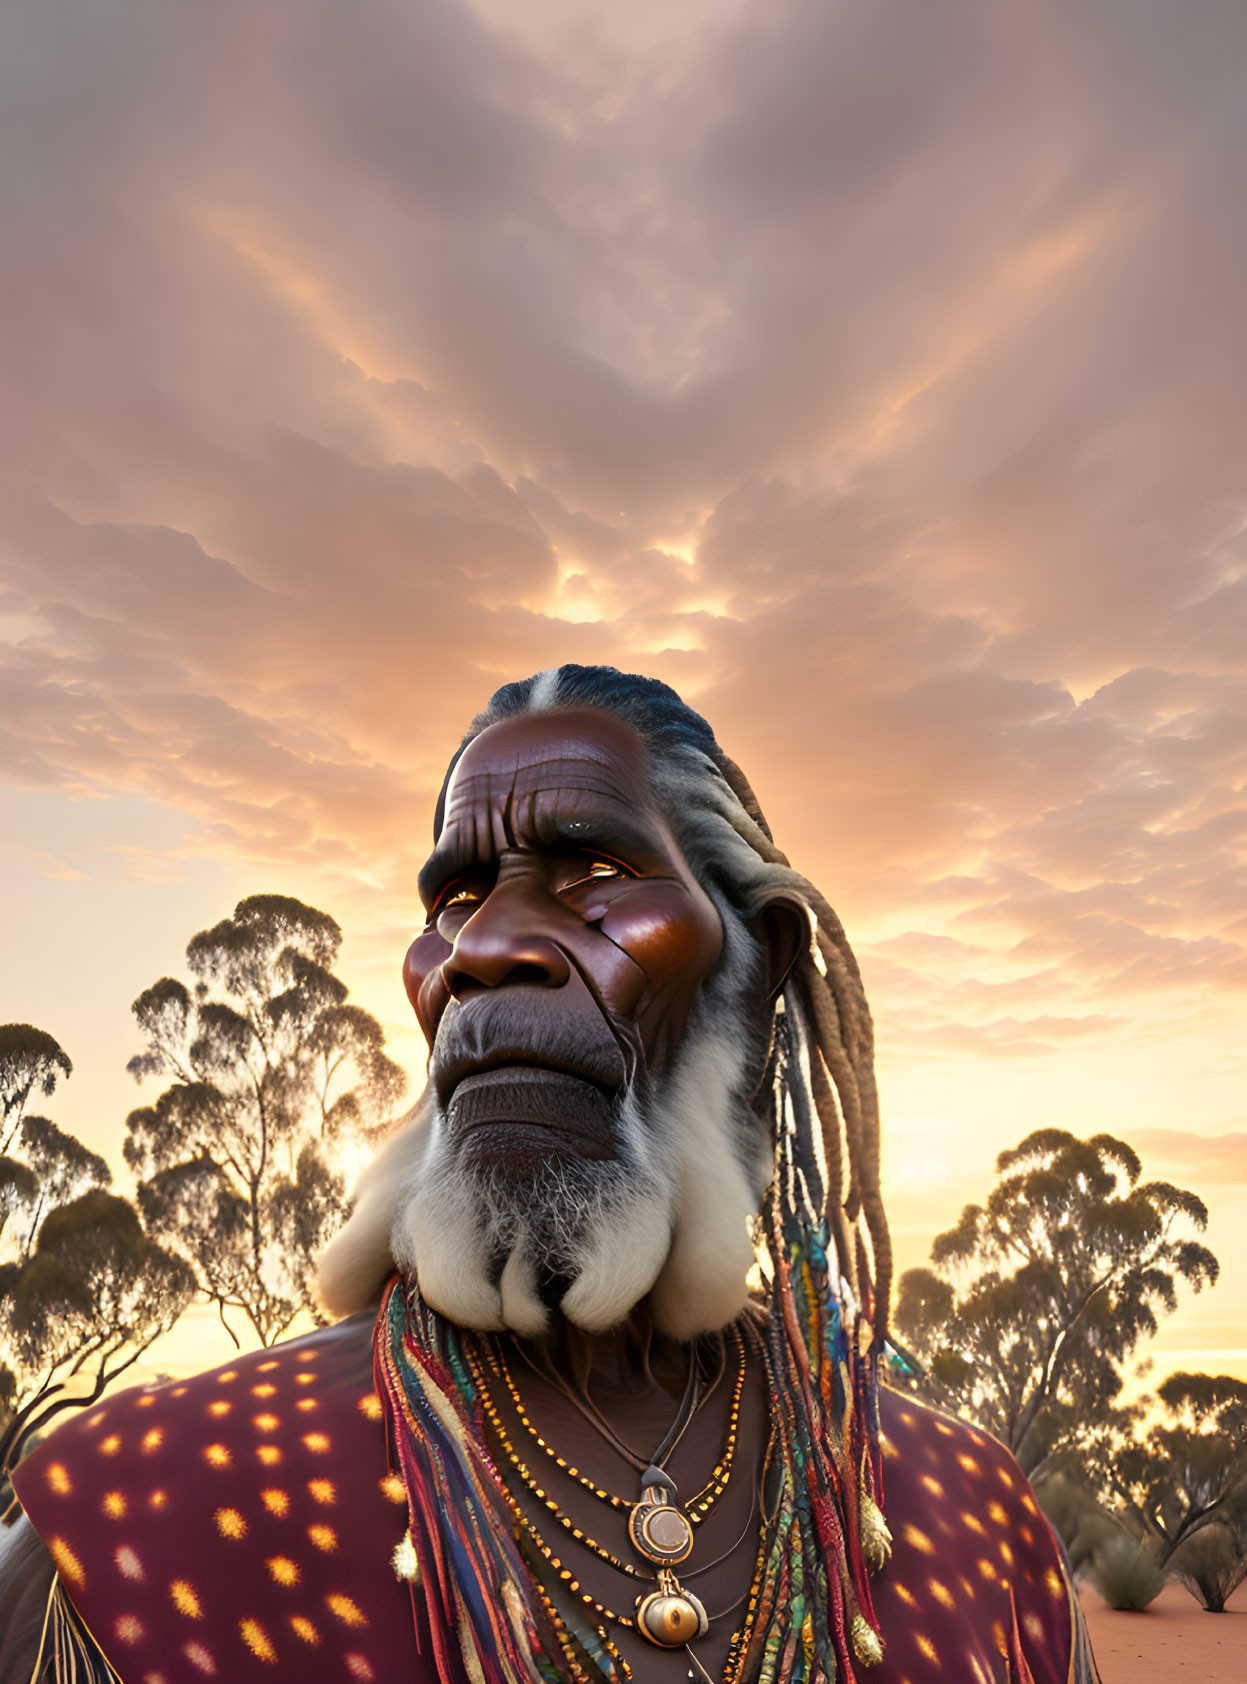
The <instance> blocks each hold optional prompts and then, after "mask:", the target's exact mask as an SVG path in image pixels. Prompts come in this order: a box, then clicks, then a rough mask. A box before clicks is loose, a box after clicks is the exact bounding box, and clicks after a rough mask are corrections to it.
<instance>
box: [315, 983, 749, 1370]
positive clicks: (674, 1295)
mask: <svg viewBox="0 0 1247 1684" xmlns="http://www.w3.org/2000/svg"><path fill="white" fill-rule="evenodd" d="M705 1016H706V1017H707V1018H708V1017H709V1016H710V1013H709V1012H707V1013H706V1014H705ZM689 1028H690V1033H689V1035H688V1036H687V1037H686V1043H685V1046H684V1049H683V1053H682V1056H681V1058H680V1059H679V1061H678V1063H677V1065H676V1067H675V1069H674V1070H673V1071H672V1073H671V1075H670V1076H669V1077H668V1079H667V1080H666V1081H664V1082H662V1083H661V1084H657V1085H656V1086H655V1087H654V1089H653V1090H651V1092H650V1093H649V1094H648V1095H647V1096H646V1097H645V1099H644V1101H642V1100H640V1099H639V1098H637V1097H636V1096H635V1095H633V1094H629V1095H627V1096H625V1097H624V1098H623V1099H622V1100H620V1099H616V1100H615V1101H614V1103H613V1104H612V1105H611V1106H610V1123H609V1129H606V1128H605V1126H604V1124H603V1121H602V1116H601V1113H600V1108H597V1109H596V1110H595V1107H594V1105H593V1103H591V1102H590V1101H589V1100H588V1099H587V1098H586V1096H585V1095H583V1094H582V1095H580V1096H579V1098H578V1102H577V1104H576V1105H574V1106H572V1107H570V1115H569V1110H568V1107H567V1105H566V1103H565V1104H564V1109H563V1119H564V1120H563V1121H562V1122H560V1121H559V1120H558V1119H559V1117H560V1109H559V1100H560V1097H561V1098H562V1099H563V1100H564V1101H565V1102H566V1100H567V1099H568V1094H567V1091H566V1090H565V1088H564V1087H560V1081H561V1082H562V1083H566V1081H567V1080H569V1079H568V1078H561V1079H560V1081H555V1082H554V1083H553V1084H552V1085H551V1087H550V1088H549V1089H548V1090H547V1095H546V1097H547V1098H548V1099H549V1102H550V1103H549V1106H548V1108H547V1109H546V1111H545V1114H544V1115H545V1120H544V1121H535V1120H534V1117H535V1110H534V1106H533V1104H532V1101H533V1100H534V1099H535V1098H536V1097H537V1092H538V1087H539V1084H538V1082H537V1079H536V1078H535V1077H534V1076H533V1073H532V1072H528V1073H527V1074H526V1076H525V1078H524V1091H523V1093H522V1095H521V1099H522V1101H523V1103H522V1104H521V1103H518V1102H517V1101H516V1099H515V1096H514V1093H512V1094H510V1095H508V1094H507V1092H506V1091H505V1090H506V1085H507V1084H506V1080H505V1079H500V1080H498V1081H497V1082H496V1083H494V1084H491V1085H490V1091H489V1092H488V1094H487V1095H486V1097H485V1099H483V1100H481V1099H480V1098H479V1090H477V1092H478V1097H477V1098H476V1099H474V1102H473V1106H472V1108H471V1115H470V1116H469V1117H468V1118H467V1119H466V1122H467V1126H466V1128H465V1117H464V1116H463V1115H458V1116H457V1115H456V1111H455V1104H454V1101H453V1099H452V1100H451V1102H450V1104H449V1106H448V1107H447V1108H446V1110H443V1109H442V1108H441V1106H440V1105H439V1103H438V1101H437V1098H436V1095H435V1094H434V1092H433V1090H432V1088H430V1089H429V1090H428V1091H426V1093H425V1095H424V1096H423V1098H422V1100H421V1101H420V1103H419V1104H418V1105H417V1106H416V1109H415V1111H414V1112H413V1113H412V1115H411V1117H410V1118H409V1120H408V1122H407V1124H406V1125H405V1126H404V1127H403V1128H402V1129H400V1131H399V1132H398V1133H397V1134H396V1135H395V1136H394V1137H393V1138H392V1139H391V1140H390V1142H389V1143H388V1144H387V1146H386V1147H385V1148H384V1149H383V1151H382V1153H381V1154H380V1156H379V1157H378V1158H377V1159H376V1160H375V1162H374V1163H373V1164H372V1166H371V1167H370V1169H369V1170H368V1172H367V1173H366V1175H365V1176H364V1178H363V1181H362V1182H361V1184H360V1186H359V1188H358V1190H357V1195H356V1204H355V1209H354V1212H353V1214H352V1216H351V1217H350V1219H349V1221H348V1222H347V1224H346V1226H345V1227H344V1228H343V1230H342V1231H341V1233H339V1234H338V1236H337V1237H336V1239H334V1241H333V1242H332V1243H331V1245H330V1246H329V1248H328V1250H327V1251H326V1253H325V1256H324V1258H323V1260H322V1263H321V1270H320V1291H321V1298H322V1301H323V1303H324V1304H325V1307H326V1308H327V1309H328V1310H329V1311H330V1313H332V1314H336V1315H347V1314H350V1313H352V1312H353V1311H355V1310H359V1309H363V1308H365V1307H366V1306H367V1305H368V1304H369V1303H371V1302H372V1301H373V1300H374V1298H375V1296H376V1293H377V1291H378V1289H379V1287H380V1285H381V1283H382V1282H383V1281H384V1279H385V1278H386V1276H387V1275H388V1274H389V1273H390V1272H391V1271H392V1270H393V1269H394V1268H395V1267H397V1268H398V1269H399V1270H400V1271H401V1272H402V1273H403V1274H404V1275H406V1276H407V1277H408V1278H409V1279H412V1280H414V1281H415V1282H416V1283H417V1285H418V1287H419V1290H420V1292H421V1295H422V1296H423V1297H424V1299H425V1300H426V1302H427V1303H429V1304H430V1305H432V1307H433V1308H434V1309H435V1310H437V1311H439V1312H440V1313H441V1314H442V1315H444V1316H446V1317H447V1318H448V1319H449V1320H450V1321H453V1322H455V1323H457V1324H458V1325H460V1326H462V1327H469V1328H474V1329H478V1330H480V1331H482V1332H486V1331H489V1332H501V1331H503V1330H509V1331H511V1332H514V1333H518V1334H520V1335H521V1336H524V1337H536V1336H538V1335H540V1334H542V1333H544V1332H546V1331H547V1330H548V1328H549V1327H550V1324H551V1319H552V1314H553V1312H554V1311H556V1310H557V1311H558V1312H559V1313H561V1314H562V1315H563V1316H564V1317H566V1319H567V1320H568V1321H569V1322H571V1323H572V1324H573V1325H575V1326H577V1327H579V1328H582V1329H584V1331H586V1332H588V1333H603V1332H607V1331H608V1330H609V1329H611V1328H613V1327H616V1326H618V1325H619V1324H620V1323H621V1322H622V1321H624V1319H625V1318H626V1317H627V1315H628V1313H629V1312H630V1311H631V1310H632V1309H633V1307H634V1306H635V1305H636V1304H638V1303H639V1302H640V1301H641V1299H643V1298H645V1297H646V1296H647V1295H648V1297H649V1299H650V1302H651V1305H652V1308H653V1314H654V1319H655V1324H656V1325H657V1327H658V1328H659V1329H660V1331H662V1332H664V1333H666V1334H668V1335H670V1336H671V1337H673V1338H676V1339H681V1340H687V1339H691V1338H694V1337H695V1336H696V1335H697V1334H699V1333H707V1332H712V1331H714V1330H715V1329H718V1328H721V1327H724V1326H726V1325H727V1324H728V1323H729V1322H731V1321H732V1320H734V1319H735V1317H736V1316H738V1315H739V1314H740V1312H741V1310H742V1309H743V1308H744V1307H745V1304H746V1303H747V1301H748V1296H749V1294H748V1288H747V1285H746V1277H747V1275H748V1272H749V1268H750V1265H751V1264H752V1263H753V1261H754V1254H753V1247H752V1244H751V1242H750V1238H749V1224H750V1220H751V1218H752V1217H753V1216H754V1215H755V1214H756V1212H757V1210H758V1207H759V1204H760V1202H761V1198H762V1194H763V1192H764V1190H765V1187H766V1184H767V1181H768V1179H769V1175H770V1159H771V1152H770V1146H769V1143H767V1142H766V1141H765V1140H764V1139H763V1138H762V1131H761V1126H760V1124H759V1123H758V1122H757V1119H756V1118H755V1117H754V1116H753V1113H752V1111H751V1110H750V1108H749V1105H748V1099H747V1095H746V1093H745V1086H746V1084H745V1080H744V1065H745V1056H744V1053H743V1051H742V1049H741V1047H740V1045H739V1043H736V1044H733V1042H732V1041H730V1040H729V1039H727V1038H726V1037H724V1036H722V1035H719V1034H717V1033H714V1032H712V1031H711V1029H710V1028H709V1024H708V1022H706V1021H703V1022H701V1023H699V1024H694V1023H690V1025H689ZM485 1086H486V1084H484V1083H483V1082H482V1083H481V1084H480V1087H481V1089H483V1088H484V1087H485ZM576 1086H577V1087H583V1086H585V1084H576ZM516 1111H522V1112H523V1115H521V1116H516V1115H515V1114H514V1113H515V1112H516ZM551 1118H553V1119H555V1121H553V1122H551V1121H550V1120H549V1119H551Z"/></svg>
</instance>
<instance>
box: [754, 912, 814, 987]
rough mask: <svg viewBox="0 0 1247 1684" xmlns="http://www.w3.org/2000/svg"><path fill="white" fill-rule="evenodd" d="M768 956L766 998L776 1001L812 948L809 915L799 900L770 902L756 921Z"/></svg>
mask: <svg viewBox="0 0 1247 1684" xmlns="http://www.w3.org/2000/svg"><path fill="white" fill-rule="evenodd" d="M754 930H755V931H756V933H757V935H758V936H759V937H760V939H761V941H762V946H763V949H764V951H765V954H766V997H767V999H768V1000H773V999H774V998H775V996H776V995H777V994H778V993H779V991H780V989H781V988H782V987H783V986H784V984H785V983H786V982H787V981H788V976H789V973H790V972H791V970H792V967H793V966H794V965H795V964H796V962H797V960H798V959H799V958H800V957H801V955H802V954H803V953H808V952H809V947H810V915H809V913H808V912H807V911H806V909H805V907H804V906H803V905H802V904H801V902H800V901H798V900H773V901H769V902H768V903H767V905H766V906H764V907H763V908H762V910H761V912H759V914H758V916H757V917H756V918H755V919H754Z"/></svg>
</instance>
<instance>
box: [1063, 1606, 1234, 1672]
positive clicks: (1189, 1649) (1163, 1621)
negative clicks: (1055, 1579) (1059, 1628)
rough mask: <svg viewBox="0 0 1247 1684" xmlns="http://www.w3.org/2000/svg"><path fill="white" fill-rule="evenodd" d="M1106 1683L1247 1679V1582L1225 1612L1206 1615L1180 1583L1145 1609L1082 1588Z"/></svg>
mask: <svg viewBox="0 0 1247 1684" xmlns="http://www.w3.org/2000/svg"><path fill="white" fill-rule="evenodd" d="M1082 1606H1083V1612H1084V1613H1085V1614H1086V1616H1087V1627H1088V1630H1089V1631H1090V1633H1091V1647H1092V1649H1093V1650H1094V1651H1095V1658H1096V1664H1097V1665H1098V1666H1099V1668H1100V1676H1101V1678H1102V1679H1103V1681H1104V1684H1166V1681H1167V1680H1168V1679H1170V1678H1176V1679H1178V1680H1179V1681H1180V1684H1247V1585H1244V1586H1243V1588H1242V1589H1241V1590H1240V1591H1239V1592H1238V1593H1237V1594H1236V1595H1235V1596H1234V1597H1233V1598H1232V1599H1231V1602H1230V1606H1229V1607H1228V1608H1227V1609H1226V1611H1225V1613H1224V1614H1207V1613H1205V1612H1204V1610H1203V1609H1202V1608H1201V1607H1200V1605H1199V1603H1198V1602H1196V1600H1195V1598H1194V1597H1193V1596H1191V1595H1190V1593H1189V1592H1188V1591H1185V1590H1183V1588H1182V1586H1181V1585H1166V1586H1165V1588H1164V1590H1163V1591H1161V1593H1160V1595H1159V1596H1158V1597H1157V1598H1156V1600H1155V1602H1153V1604H1152V1606H1151V1607H1150V1608H1148V1609H1145V1610H1144V1612H1143V1613H1142V1614H1120V1613H1118V1612H1117V1611H1116V1610H1115V1609H1113V1608H1106V1607H1105V1605H1104V1603H1103V1602H1101V1600H1100V1598H1099V1597H1098V1596H1097V1595H1096V1593H1095V1592H1094V1591H1092V1590H1087V1589H1084V1590H1083V1591H1082Z"/></svg>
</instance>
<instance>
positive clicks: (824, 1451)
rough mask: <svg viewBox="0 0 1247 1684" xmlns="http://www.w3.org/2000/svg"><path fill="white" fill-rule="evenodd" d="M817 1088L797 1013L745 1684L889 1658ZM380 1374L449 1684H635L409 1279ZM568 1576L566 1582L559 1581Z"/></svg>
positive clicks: (779, 1042)
mask: <svg viewBox="0 0 1247 1684" xmlns="http://www.w3.org/2000/svg"><path fill="white" fill-rule="evenodd" d="M803 1067H804V1068H803ZM807 1071H808V1055H807V1053H806V1049H805V1040H804V1026H803V1023H802V1021H801V1018H800V1016H799V1014H798V1013H796V1012H793V1013H790V1014H786V1013H783V1012H781V1013H779V1014H778V1016H777V1021H776V1040H775V1051H774V1057H773V1061H772V1074H773V1081H774V1094H775V1119H774V1128H775V1135H774V1138H775V1165H774V1175H773V1179H772V1182H771V1187H770V1190H769V1192H768V1196H767V1202H766V1205H765V1207H764V1210H763V1216H762V1221H761V1223H760V1225H759V1233H758V1252H759V1263H760V1265H761V1268H762V1272H763V1278H764V1281H765V1283H766V1296H765V1310H766V1318H765V1334H764V1340H765V1353H766V1361H767V1370H768V1395H769V1398H770V1401H771V1429H772V1435H771V1445H770V1449H769V1450H768V1462H767V1469H766V1476H765V1481H764V1492H765V1493H766V1502H765V1507H764V1517H763V1525H762V1528H761V1537H760V1541H759V1551H758V1558H757V1570H756V1572H755V1577H754V1583H753V1589H752V1590H751V1591H750V1594H749V1598H748V1602H747V1605H746V1608H745V1613H744V1617H743V1619H742V1621H741V1624H740V1627H739V1629H738V1630H737V1631H736V1632H734V1633H733V1637H732V1644H731V1648H730V1650H729V1658H728V1665H727V1669H726V1672H725V1679H726V1680H727V1684H854V1681H856V1680H858V1679H859V1677H860V1673H859V1669H860V1668H863V1667H869V1666H872V1665H874V1664H875V1663H876V1662H877V1661H879V1660H880V1659H881V1658H882V1654H883V1648H882V1643H881V1641H880V1638H879V1635H878V1631H877V1628H876V1622H875V1618H874V1612H873V1608H872V1606H871V1598H870V1584H869V1574H870V1568H871V1567H872V1566H876V1565H878V1564H879V1562H880V1561H881V1560H882V1559H884V1558H885V1557H886V1552H887V1549H888V1545H889V1539H888V1533H887V1528H886V1526H885V1524H884V1522H883V1518H882V1515H881V1513H880V1503H881V1500H882V1498H881V1493H882V1463H881V1458H880V1454H879V1430H878V1363H879V1356H878V1351H877V1348H876V1347H875V1346H873V1345H872V1344H871V1342H870V1340H869V1338H868V1337H867V1328H868V1322H867V1318H866V1317H865V1316H864V1315H863V1313H862V1310H861V1308H860V1307H859V1306H858V1305H857V1304H856V1303H855V1302H854V1301H853V1299H852V1297H851V1295H850V1294H849V1292H848V1290H847V1289H846V1288H844V1287H843V1284H842V1283H841V1282H839V1281H838V1280H837V1279H836V1278H835V1277H834V1275H833V1274H831V1273H830V1272H829V1269H828V1256H829V1252H830V1255H833V1256H834V1251H831V1250H830V1236H829V1230H828V1226H827V1222H826V1219H825V1217H824V1216H823V1215H822V1214H821V1212H822V1210H823V1204H824V1189H823V1173H824V1172H823V1169H822V1165H821V1162H820V1158H819V1153H818V1148H817V1145H816V1144H815V1142H816V1139H817V1131H816V1129H815V1127H814V1125H813V1123H812V1119H811V1112H810V1095H809V1078H808V1073H807ZM375 1373H376V1381H377V1389H378V1393H379V1395H380V1396H381V1399H382V1403H383V1407H384V1410H385V1414H386V1417H387V1421H388V1424H389V1429H390V1434H391V1438H392V1442H393V1445H394V1451H395V1455H396V1458H397V1463H398V1467H399V1470H400V1472H401V1475H402V1479H403V1484H404V1487H405V1489H406V1491H407V1497H408V1508H409V1515H410V1527H411V1540H412V1545H413V1550H412V1554H413V1555H414V1558H415V1559H416V1560H417V1561H418V1562H419V1564H420V1577H419V1585H420V1590H421V1592H422V1594H423V1599H424V1605H425V1613H426V1617H427V1624H428V1629H429V1632H430V1635H431V1640H432V1645H433V1650H434V1659H435V1664H436V1666H437V1669H438V1676H439V1677H440V1678H441V1679H442V1680H443V1681H444V1684H566V1681H567V1680H568V1679H571V1680H573V1681H574V1684H602V1681H603V1680H605V1681H607V1684H618V1681H620V1680H622V1679H624V1678H626V1677H627V1676H628V1674H627V1672H626V1670H625V1667H624V1663H623V1661H622V1658H621V1657H620V1655H619V1652H618V1650H617V1648H616V1647H615V1646H614V1645H613V1644H612V1643H611V1642H610V1640H609V1638H608V1637H607V1635H606V1633H605V1629H604V1627H603V1626H602V1625H601V1624H599V1623H596V1622H594V1621H593V1619H592V1616H593V1615H594V1614H597V1615H598V1619H599V1621H601V1620H604V1619H606V1618H607V1617H608V1614H607V1610H606V1608H605V1605H601V1604H599V1605H596V1606H595V1605H594V1602H593V1601H592V1600H590V1599H586V1593H584V1592H583V1591H581V1590H580V1589H579V1586H577V1592H576V1593H571V1594H570V1596H569V1597H568V1603H567V1606H566V1607H562V1606H560V1604H559V1600H558V1597H559V1594H560V1593H562V1594H567V1587H568V1585H569V1581H570V1580H571V1578H572V1576H573V1575H572V1573H571V1569H569V1568H567V1567H565V1566H564V1565H562V1564H561V1563H560V1565H559V1566H558V1567H557V1568H555V1567H554V1566H553V1563H554V1561H555V1560H556V1559H557V1558H555V1557H554V1555H553V1552H552V1551H551V1552H550V1554H549V1556H548V1557H546V1556H544V1555H543V1553H542V1551H541V1550H540V1549H538V1548H537V1545H536V1543H535V1542H534V1539H533V1536H532V1532H534V1531H535V1528H532V1527H531V1524H530V1527H529V1528H528V1529H526V1528H525V1526H524V1525H523V1524H521V1522H520V1520H519V1518H518V1517H517V1515H516V1513H515V1510H514V1508H513V1507H512V1503H513V1502H514V1499H513V1498H511V1494H510V1493H509V1492H508V1490H507V1487H506V1483H505V1481H504V1480H503V1478H502V1476H501V1474H500V1472H499V1470H498V1468H497V1467H496V1466H495V1464H494V1460H493V1456H492V1454H491V1452H490V1449H489V1446H488V1443H487V1437H486V1427H485V1411H484V1404H483V1400H482V1397H481V1393H480V1390H479V1388H478V1386H477V1384H476V1381H475V1379H474V1377H473V1374H472V1372H471V1368H470V1365H469V1363H468V1361H467V1360H466V1357H465V1337H464V1335H463V1333H462V1331H461V1330H460V1329H458V1328H456V1327H454V1326H453V1325H452V1324H450V1323H448V1322H446V1321H445V1320H443V1319H442V1318H441V1317H440V1316H438V1315H437V1314H436V1312H434V1311H433V1310H431V1309H430V1308H429V1306H428V1305H427V1304H425V1303H424V1302H423V1300H422V1299H421V1298H420V1296H419V1293H418V1291H417V1290H416V1289H415V1288H414V1287H413V1286H411V1285H409V1284H407V1283H403V1282H401V1281H400V1280H399V1279H398V1278H397V1277H395V1279H394V1280H392V1281H391V1282H390V1284H389V1286H388V1288H387V1291H386V1295H385V1297H384V1299H383V1303H382V1310H381V1314H380V1316H379V1317H378V1321H377V1331H376V1343H375ZM551 1570H553V1572H554V1574H555V1578H554V1580H553V1582H552V1583H548V1582H545V1579H544V1575H545V1573H546V1572H548V1571H551ZM412 1594H413V1596H414V1595H415V1594H416V1588H415V1585H414V1583H413V1586H412ZM577 1609H580V1610H581V1611H582V1613H583V1615H584V1616H588V1617H589V1620H588V1626H587V1628H586V1627H585V1626H584V1625H583V1623H582V1621H581V1619H580V1618H579V1617H578V1616H577V1614H576V1610H577ZM725 1612H727V1611H725ZM630 1617H631V1616H625V1618H630ZM689 1655H690V1659H695V1658H694V1657H693V1656H692V1652H691V1651H689ZM695 1675H696V1674H695Z"/></svg>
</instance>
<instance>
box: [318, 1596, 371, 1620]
mask: <svg viewBox="0 0 1247 1684" xmlns="http://www.w3.org/2000/svg"><path fill="white" fill-rule="evenodd" d="M325 1606H326V1607H327V1608H328V1610H329V1612H330V1613H331V1614H332V1615H333V1616H334V1618H335V1619H338V1620H341V1621H342V1624H343V1625H344V1626H366V1625H367V1624H368V1620H367V1616H366V1615H365V1614H364V1612H363V1610H362V1609H361V1608H360V1607H359V1605H358V1603H355V1602H353V1601H352V1600H351V1598H350V1597H349V1596H341V1595H338V1594H337V1593H335V1592H331V1593H330V1594H329V1595H328V1596H327V1597H326V1598H325Z"/></svg>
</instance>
